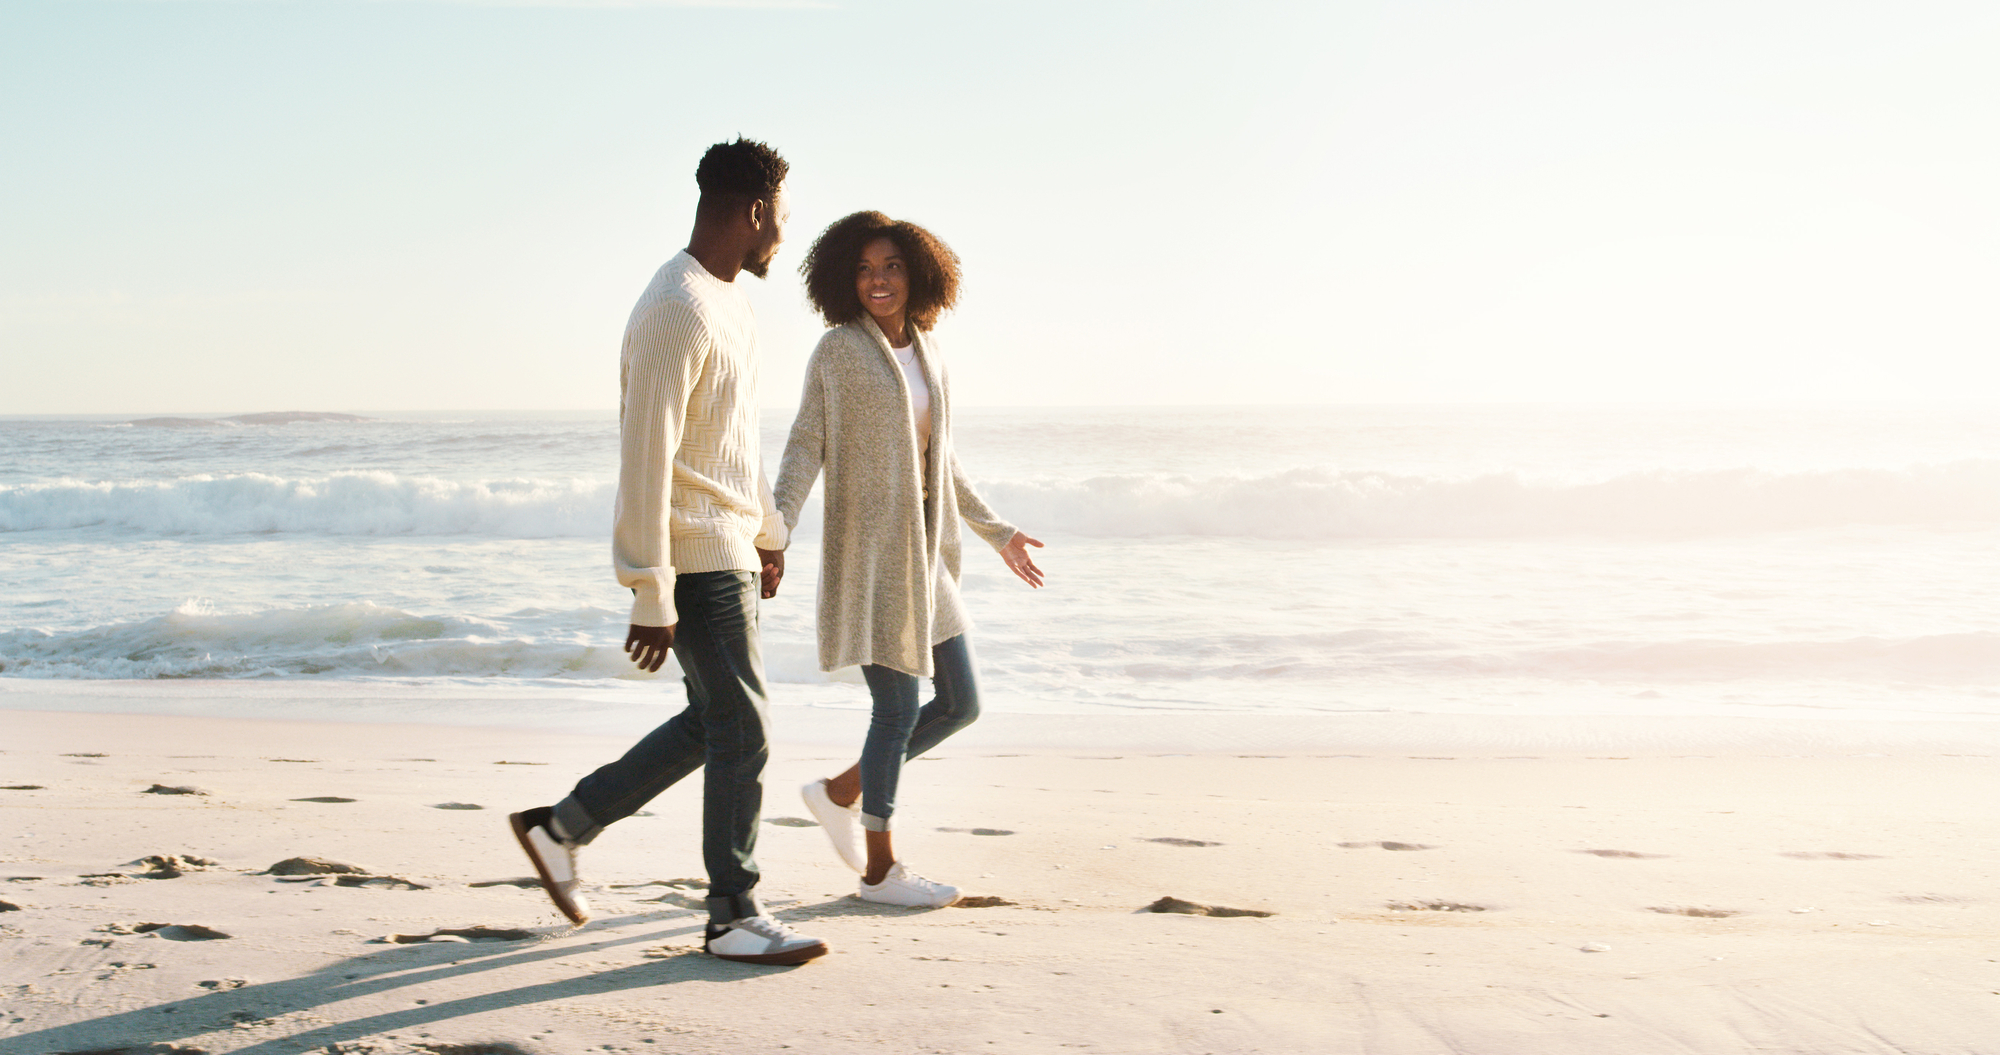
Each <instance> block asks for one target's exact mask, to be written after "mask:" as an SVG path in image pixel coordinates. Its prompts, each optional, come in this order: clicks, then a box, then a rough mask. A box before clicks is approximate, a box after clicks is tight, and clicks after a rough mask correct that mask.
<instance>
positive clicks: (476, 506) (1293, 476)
mask: <svg viewBox="0 0 2000 1055" xmlns="http://www.w3.org/2000/svg"><path fill="white" fill-rule="evenodd" d="M981 488H982V490H983V491H984V492H985V493H986V494H987V496H988V497H989V498H990V499H991V500H992V502H993V504H994V505H995V506H996V507H997V508H1000V509H1004V510H1006V511H1007V514H1008V515H1009V517H1010V518H1012V519H1014V520H1015V521H1017V522H1019V523H1023V524H1032V525H1034V526H1035V527H1036V528H1037V529H1038V530H1040V531H1044V532H1051V533H1069V534H1076V535H1085V536H1094V537H1106V538H1126V537H1129V538H1151V537H1161V536H1171V535H1197V536H1212V537H1249V538H1275V539H1287V538H1290V539H1314V538H1325V539H1338V538H1506V537H1533V536H1552V535H1572V534H1595V535H1611V536H1621V535H1639V536H1657V535H1696V534H1712V533H1731V532H1744V531H1778V530H1794V529H1801V528H1815V527H1834V526H1841V525H1849V524H1912V523H1942V522H1951V521H1967V522H1992V521H2000V460H1968V461H1960V462H1955V463H1950V464H1943V465H1921V466H1912V467H1908V468H1904V469H1864V468H1855V469H1842V470H1829V471H1811V472H1789V473H1781V472H1771V471H1765V470H1754V469H1735V470H1705V471H1679V472H1674V471H1649V472H1635V473H1626V474H1622V475H1618V476H1614V477H1611V478H1608V479H1604V480H1597V481H1588V482H1552V481H1545V480H1535V479H1531V478H1527V477H1524V476H1521V475H1519V474H1511V473H1509V474H1491V475H1484V476H1474V477H1463V478H1453V477H1438V476H1421V475H1407V474H1393V473H1384V472H1372V471H1360V470H1353V471H1336V470H1329V469H1294V470H1290V471H1287V472H1282V473H1277V474H1274V475H1269V476H1260V477H1239V476H1216V477H1192V476H1179V475H1172V474H1159V473H1155V474H1146V475H1127V476H1100V477H1095V478H1090V479H1081V480H999V481H988V482H985V483H983V484H981ZM614 494H615V485H614V484H613V483H611V482H608V481H604V480H596V479H556V480H541V479H499V480H484V481H457V480H448V479H442V478H439V477H434V476H417V475H402V474H397V473H391V472H343V473H334V474H330V475H327V476H319V477H302V478H291V479H287V478H283V477H278V476H272V475H267V474H263V473H243V474H235V475H201V476H189V477H183V478H180V479H175V480H160V481H150V480H148V481H125V482H90V481H79V480H59V481H53V482H43V483H28V484H16V485H11V486H0V531H12V532H19V531H39V530H59V529H67V528H83V527H109V528H117V529H124V530H128V531H133V532H143V533H147V534H159V535H230V534H291V533H298V534H326V535H476V536H486V537H497V538H556V537H585V536H597V535H604V534H607V533H608V532H609V529H610V511H611V506H612V501H613V497H614ZM812 504H814V505H816V504H817V503H816V502H815V503H812Z"/></svg>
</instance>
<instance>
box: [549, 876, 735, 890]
mask: <svg viewBox="0 0 2000 1055" xmlns="http://www.w3.org/2000/svg"><path fill="white" fill-rule="evenodd" d="M535 885H536V886H541V885H542V884H541V881H540V880H536V881H535ZM649 886H664V887H673V888H674V889H676V890H706V889H708V880H706V879H648V880H646V881H645V882H643V883H613V884H611V889H613V890H641V889H644V888H646V887H649Z"/></svg>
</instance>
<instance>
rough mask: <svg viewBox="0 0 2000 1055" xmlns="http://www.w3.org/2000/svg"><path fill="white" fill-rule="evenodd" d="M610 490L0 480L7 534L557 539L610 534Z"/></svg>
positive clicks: (337, 480) (367, 476)
mask: <svg viewBox="0 0 2000 1055" xmlns="http://www.w3.org/2000/svg"><path fill="white" fill-rule="evenodd" d="M614 491H615V486H614V485H612V484H609V483H605V482H602V481H597V480H588V479H569V480H519V479H510V480H487V481H474V482H464V481H456V480H446V479H440V478H438V477H434V476H411V475H402V474H398V473H392V472H344V473H334V474H331V475H328V476H319V477H305V478H297V479H286V478H283V477H278V476H271V475H268V474H265V473H240V474H229V475H206V474H205V475H200V476H187V477H182V478H180V479H176V480H138V481H122V482H91V481H81V480H57V481H53V482H47V483H30V484H18V485H14V486H8V487H0V531H40V530H51V529H63V528H82V527H111V528H122V529H126V530H129V531H134V532H143V533H146V534H157V535H233V534H274V533H287V534H292V533H296V534H328V535H487V536H495V537H504V538H552V537H560V536H574V535H596V534H604V533H606V532H607V531H608V529H609V520H610V509H611V503H612V498H613V494H614Z"/></svg>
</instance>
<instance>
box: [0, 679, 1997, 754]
mask: <svg viewBox="0 0 2000 1055" xmlns="http://www.w3.org/2000/svg"><path fill="white" fill-rule="evenodd" d="M648 688H650V689H654V690H655V691H651V692H648V693H647V694H646V695H645V696H643V697H642V696H640V695H639V694H637V693H632V692H630V691H628V690H623V689H616V690H613V689H605V688H602V687H597V686H579V687H577V688H575V689H567V688H564V687H560V686H557V687H551V686H548V685H513V684H501V685H494V686H478V687H476V688H475V687H466V686H460V685H449V684H446V685H424V684H411V683H405V682H388V681H385V682H380V683H361V682H353V681H339V682H300V681H290V682H287V681H282V680H261V679H260V680H206V679H189V680H171V681H57V680H49V681H42V680H28V679H6V678H0V724H4V723H6V722H7V721H8V720H9V719H8V716H9V715H20V714H34V713H45V714H52V715H53V714H80V715H81V714H127V715H135V716H141V715H150V716H158V717H187V718H207V719H215V720H242V721H247V722H305V723H324V724H328V725H385V726H413V727H428V728H434V729H437V730H440V731H442V730H467V729H489V730H510V731H514V732H519V733H532V734H538V735H554V736H584V737H593V736H594V737H605V738H609V739H612V740H621V741H626V742H629V741H630V740H633V739H636V738H637V737H639V736H642V735H644V734H645V733H646V732H648V731H650V730H651V729H653V728H654V727H655V726H656V725H658V724H659V723H660V722H663V721H665V720H666V719H668V718H670V717H672V716H673V715H674V714H675V713H677V712H678V710H679V709H680V707H681V706H682V705H683V703H684V697H683V696H682V694H681V692H680V689H679V686H678V685H674V684H670V683H666V682H664V681H663V682H659V683H653V684H651V685H649V686H648ZM788 688H792V687H789V686H788ZM835 691H836V692H838V693H841V694H842V695H840V696H838V697H834V696H831V695H826V696H825V697H824V698H823V699H822V700H821V701H815V702H809V703H803V704H800V703H782V702H781V703H774V704H772V706H771V708H770V715H771V728H772V743H773V745H774V746H779V747H782V746H785V745H796V746H801V747H843V746H844V747H849V748H853V749H855V750H858V749H859V744H860V742H861V739H862V737H863V736H864V735H865V732H866V728H867V722H868V711H867V705H866V697H865V694H864V693H858V692H855V691H853V690H852V689H851V687H848V686H839V687H837V688H836V689H835ZM783 695H791V693H784V694H783ZM825 699H839V700H840V702H838V703H829V702H825ZM278 711H283V712H284V713H282V714H280V713H273V712H278ZM1002 748H1006V749H1023V750H1028V749H1031V750H1062V749H1072V748H1075V749H1082V748H1105V749H1119V750H1131V751H1165V752H1179V753H1188V752H1197V753H1198V752H1203V751H1212V752H1217V753H1230V752H1239V751H1277V752H1293V751H1297V752H1315V753H1327V752H1343V751H1396V750H1408V751H1440V750H1450V751H1467V752H1482V751H1496V752H1513V751H1531V750H1546V751H1571V750H1574V751H1587V750H1596V751H1617V750H1624V751H1640V752H1651V751H1659V752H1710V753H1713V752H1733V751H1752V750H1759V751H1766V752H1775V753H1786V754H1790V753H1813V752H1827V753H1865V752H1873V751H1885V750H1886V751H1904V752H1937V753H1946V754H1950V753H1995V754H2000V717H1994V718H1987V717H1983V716H1981V717H1966V718H1962V719H1959V720H1941V719H1938V718H1935V717H1930V716H1923V717H1896V718H1887V717H1882V716H1880V715H1879V714H1877V713H1875V712H1857V713H1854V714H1852V715H1847V714H1842V713H1841V712H1839V711H1837V710H1824V711H1820V712H1816V713H1814V714H1812V715H1811V716H1803V715H1796V714H1795V715H1787V716H1782V717H1754V716H1738V715H1715V714H1696V715H1685V714H1630V715H1618V714H1575V713H1551V714H1521V713H1504V714H1503V713H1490V712H1489V713H1476V712H1475V713H1465V712H1453V711H1441V712H1412V711H1391V710H1379V711H1337V712H1322V713H1314V714H1299V713H1284V712H1279V713H1267V712H1256V711H1235V712H1224V711H1194V710H1182V711H1174V710H1151V709H1145V710H1140V709H1134V710H1128V711H1120V712H1108V713H1107V712H1099V713H1093V714H1077V713H1062V712H1040V713H1037V712H1022V711H1009V710H993V709H990V708H989V709H988V710H986V711H985V712H984V713H982V714H981V716H980V718H979V720H978V721H977V722H976V723H974V724H973V725H972V726H971V727H969V728H967V729H966V730H965V731H964V732H962V733H960V734H959V735H958V736H957V737H955V738H953V740H951V741H948V742H947V743H946V744H945V745H943V747H942V748H941V749H940V750H942V751H945V752H950V751H952V750H955V749H962V750H963V749H978V750H994V749H1002Z"/></svg>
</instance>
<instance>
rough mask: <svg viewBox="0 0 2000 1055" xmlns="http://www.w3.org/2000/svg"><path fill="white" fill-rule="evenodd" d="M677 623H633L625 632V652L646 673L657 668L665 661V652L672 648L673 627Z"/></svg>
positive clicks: (670, 650) (677, 624)
mask: <svg viewBox="0 0 2000 1055" xmlns="http://www.w3.org/2000/svg"><path fill="white" fill-rule="evenodd" d="M679 625H680V624H679V623H675V624H674V626H640V625H639V624H637V623H633V624H632V629H631V630H629V631H628V632H627V633H626V634H625V654H626V655H628V656H631V657H632V662H634V663H637V664H638V665H639V669H640V670H643V671H645V672H646V673H648V674H651V673H653V672H655V671H657V670H659V669H660V667H661V665H662V664H664V663H666V661H667V653H669V652H672V651H673V650H674V627H676V626H679Z"/></svg>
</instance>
